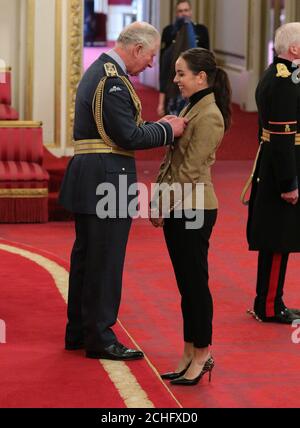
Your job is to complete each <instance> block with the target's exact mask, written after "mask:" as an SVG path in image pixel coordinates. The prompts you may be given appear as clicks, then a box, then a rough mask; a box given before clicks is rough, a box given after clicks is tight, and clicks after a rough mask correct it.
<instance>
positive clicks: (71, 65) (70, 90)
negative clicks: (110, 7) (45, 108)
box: [66, 0, 84, 147]
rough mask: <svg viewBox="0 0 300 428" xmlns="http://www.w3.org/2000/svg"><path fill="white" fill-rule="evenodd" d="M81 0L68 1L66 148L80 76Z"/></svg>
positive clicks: (71, 136)
mask: <svg viewBox="0 0 300 428" xmlns="http://www.w3.org/2000/svg"><path fill="white" fill-rule="evenodd" d="M83 7H84V6H83V0H68V20H69V21H68V48H67V53H68V66H67V69H68V76H67V141H66V145H67V147H70V146H72V140H73V125H74V116H75V98H76V91H77V87H78V83H79V81H80V79H81V76H82V52H83Z"/></svg>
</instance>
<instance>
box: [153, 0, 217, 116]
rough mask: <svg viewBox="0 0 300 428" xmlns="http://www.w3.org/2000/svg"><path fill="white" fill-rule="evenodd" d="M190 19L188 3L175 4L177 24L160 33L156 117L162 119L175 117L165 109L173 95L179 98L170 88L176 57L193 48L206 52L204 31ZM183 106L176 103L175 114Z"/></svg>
mask: <svg viewBox="0 0 300 428" xmlns="http://www.w3.org/2000/svg"><path fill="white" fill-rule="evenodd" d="M191 18H192V6H191V3H190V2H189V1H182V0H179V1H177V4H176V21H175V22H174V23H173V24H170V25H168V26H167V27H165V28H164V30H163V33H162V38H161V50H160V68H159V81H160V97H159V105H158V114H159V115H160V116H163V115H164V114H165V112H167V113H169V114H170V113H174V111H173V109H172V107H171V106H169V107H168V105H169V98H170V97H171V96H173V95H175V94H176V95H178V94H179V91H178V90H177V91H175V89H174V87H175V88H177V86H176V85H174V84H173V80H174V77H175V62H176V60H177V58H178V57H179V55H180V54H181V53H182V52H184V51H185V50H187V49H191V48H194V47H199V48H204V49H209V34H208V29H207V27H206V26H205V25H202V24H196V23H193V22H191ZM184 30H185V31H184ZM177 89H178V88H177ZM181 100H182V98H181ZM183 106H184V103H183V104H182V103H181V104H180V103H178V106H177V107H176V109H177V111H178V113H179V112H180V111H181V109H182V107H183ZM170 109H171V110H170Z"/></svg>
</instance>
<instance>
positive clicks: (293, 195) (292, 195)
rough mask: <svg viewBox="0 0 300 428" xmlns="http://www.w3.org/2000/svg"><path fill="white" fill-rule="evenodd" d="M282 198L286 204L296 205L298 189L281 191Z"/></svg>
mask: <svg viewBox="0 0 300 428" xmlns="http://www.w3.org/2000/svg"><path fill="white" fill-rule="evenodd" d="M281 197H282V199H284V200H285V201H286V202H287V203H288V204H292V205H296V204H297V202H298V200H299V190H298V189H296V190H293V191H292V192H288V193H282V194H281Z"/></svg>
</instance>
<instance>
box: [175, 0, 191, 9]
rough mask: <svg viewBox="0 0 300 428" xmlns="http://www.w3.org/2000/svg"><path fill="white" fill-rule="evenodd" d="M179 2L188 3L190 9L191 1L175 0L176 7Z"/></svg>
mask: <svg viewBox="0 0 300 428" xmlns="http://www.w3.org/2000/svg"><path fill="white" fill-rule="evenodd" d="M181 3H188V4H189V6H190V8H191V9H192V3H191V2H190V0H177V2H176V8H177V6H179V5H180V4H181Z"/></svg>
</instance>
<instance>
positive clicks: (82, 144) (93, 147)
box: [74, 139, 134, 158]
mask: <svg viewBox="0 0 300 428" xmlns="http://www.w3.org/2000/svg"><path fill="white" fill-rule="evenodd" d="M91 153H100V154H102V153H113V154H116V155H122V156H129V157H132V158H134V152H133V151H130V150H124V149H122V148H120V147H118V146H109V145H108V144H106V143H104V141H103V140H100V139H99V140H97V139H95V140H77V141H74V155H85V154H91Z"/></svg>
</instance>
